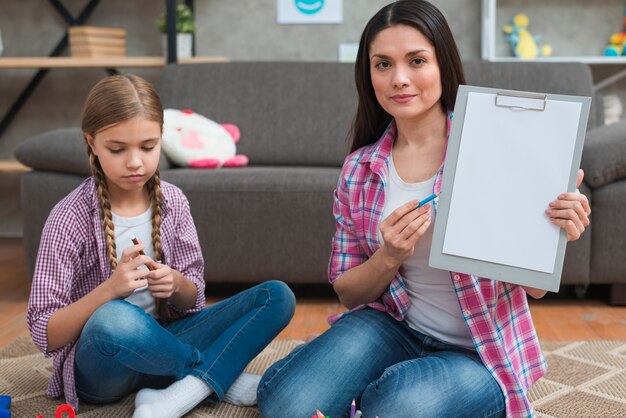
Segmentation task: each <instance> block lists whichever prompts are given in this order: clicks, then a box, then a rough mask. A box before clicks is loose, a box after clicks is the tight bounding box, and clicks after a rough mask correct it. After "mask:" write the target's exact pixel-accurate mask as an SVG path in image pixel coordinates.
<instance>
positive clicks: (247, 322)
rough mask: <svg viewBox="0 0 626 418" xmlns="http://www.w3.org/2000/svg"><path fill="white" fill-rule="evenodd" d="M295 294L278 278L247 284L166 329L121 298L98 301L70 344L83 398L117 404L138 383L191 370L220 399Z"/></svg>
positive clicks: (156, 384) (287, 314) (160, 381)
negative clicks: (236, 291) (247, 286)
mask: <svg viewBox="0 0 626 418" xmlns="http://www.w3.org/2000/svg"><path fill="white" fill-rule="evenodd" d="M294 309H295V298H294V296H293V293H292V292H291V290H290V289H289V288H288V287H287V285H285V284H284V283H282V282H278V281H270V282H265V283H262V284H260V285H258V286H255V287H253V288H251V289H248V290H245V291H243V292H241V293H239V294H237V295H235V296H232V297H230V298H228V299H226V300H223V301H221V302H219V303H216V304H215V305H212V306H209V307H207V308H204V309H203V310H202V311H201V312H198V313H196V314H193V315H190V316H187V317H185V318H182V319H180V320H177V321H175V322H172V323H171V324H168V325H167V326H166V327H162V326H161V325H159V324H158V323H157V322H156V321H155V320H154V319H153V318H152V317H151V316H149V315H148V314H146V313H145V312H144V311H143V310H142V309H141V308H139V307H137V306H135V305H132V304H130V303H128V302H126V301H112V302H109V303H106V304H104V305H102V306H101V307H100V308H99V309H98V310H96V312H94V314H93V315H92V316H91V318H90V319H89V321H87V324H86V325H85V327H84V328H83V331H82V333H81V336H80V339H79V340H78V344H77V348H76V361H75V373H76V386H77V391H78V395H79V397H80V398H81V399H82V400H85V401H87V402H90V403H109V402H116V401H118V400H120V399H121V398H122V397H124V396H126V395H128V394H129V393H131V392H134V391H136V390H137V389H141V388H145V387H150V388H163V387H166V386H168V385H169V384H171V383H172V382H174V381H176V380H179V379H181V378H183V377H185V376H187V375H189V374H191V375H193V376H196V377H198V378H199V379H202V380H203V381H204V382H206V383H207V384H208V385H209V386H210V387H211V388H212V389H213V394H212V395H211V396H210V399H211V400H213V401H218V400H220V399H222V397H223V395H224V393H225V391H226V390H228V388H229V387H230V385H231V384H232V383H233V381H234V380H235V379H236V378H237V376H239V375H240V374H241V372H242V371H243V370H244V368H245V367H246V365H247V364H248V363H249V362H250V361H251V360H252V359H253V358H254V357H255V356H256V355H258V354H259V353H260V352H261V351H262V350H263V348H265V346H267V345H268V344H269V343H270V342H271V341H272V339H274V337H276V335H278V333H279V332H280V331H281V330H282V329H283V328H284V327H285V326H286V325H287V324H288V323H289V321H290V320H291V317H292V316H293V312H294Z"/></svg>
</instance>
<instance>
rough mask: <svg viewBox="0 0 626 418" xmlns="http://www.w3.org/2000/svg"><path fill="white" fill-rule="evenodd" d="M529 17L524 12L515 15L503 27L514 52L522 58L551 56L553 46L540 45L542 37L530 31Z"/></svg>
mask: <svg viewBox="0 0 626 418" xmlns="http://www.w3.org/2000/svg"><path fill="white" fill-rule="evenodd" d="M528 23H529V19H528V16H526V15H525V14H523V13H518V14H516V15H515V16H513V19H512V20H511V24H510V25H506V26H504V27H503V28H502V30H503V31H504V33H506V34H507V35H506V38H507V39H508V40H509V42H510V43H511V48H512V49H513V54H514V55H515V56H516V57H518V58H522V59H528V58H537V57H549V56H550V55H552V47H551V46H550V45H543V46H541V47H539V41H540V37H539V36H537V35H535V36H533V35H531V33H530V32H529V31H528Z"/></svg>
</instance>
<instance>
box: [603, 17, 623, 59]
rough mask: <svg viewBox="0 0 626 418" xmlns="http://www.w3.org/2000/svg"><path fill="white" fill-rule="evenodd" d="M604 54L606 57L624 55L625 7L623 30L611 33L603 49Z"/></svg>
mask: <svg viewBox="0 0 626 418" xmlns="http://www.w3.org/2000/svg"><path fill="white" fill-rule="evenodd" d="M604 55H605V56H607V57H619V56H620V55H626V8H625V9H624V30H623V32H618V33H614V34H613V35H611V39H610V40H609V45H608V46H607V47H606V48H605V49H604Z"/></svg>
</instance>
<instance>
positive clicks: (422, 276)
mask: <svg viewBox="0 0 626 418" xmlns="http://www.w3.org/2000/svg"><path fill="white" fill-rule="evenodd" d="M435 178H436V175H435V176H434V177H432V178H430V179H428V180H426V181H424V182H421V183H406V182H405V181H403V180H402V179H401V178H400V176H399V175H398V172H397V171H396V168H395V165H394V164H393V156H392V155H390V156H389V180H388V181H387V184H386V185H385V207H384V208H383V214H382V217H381V219H386V218H387V217H388V216H389V215H390V214H391V213H392V212H393V211H394V210H396V209H397V208H398V207H400V206H402V205H403V204H405V203H406V202H408V201H409V200H413V199H416V200H422V199H424V198H426V197H428V196H430V195H431V194H432V193H433V189H434V185H435ZM431 213H432V220H433V221H432V223H431V225H430V226H429V227H428V229H427V230H426V233H425V234H424V235H423V236H422V237H421V238H420V239H419V240H418V241H417V244H416V245H415V251H414V252H413V255H412V256H411V257H409V258H408V259H407V260H405V261H404V263H403V264H402V265H401V266H400V274H401V275H402V276H403V277H404V279H405V285H406V290H407V293H408V294H409V298H410V301H411V303H410V306H409V310H408V312H407V315H406V317H405V321H406V322H407V324H408V325H409V326H410V327H411V328H413V329H414V330H417V331H419V332H421V333H423V334H426V335H429V336H431V337H434V338H437V339H438V340H440V341H444V342H447V343H450V344H454V345H457V346H461V347H465V348H469V349H474V344H473V343H472V339H471V337H470V333H469V329H468V327H467V325H466V324H465V321H464V320H463V315H462V313H461V308H460V307H459V301H458V299H457V296H456V292H455V291H454V286H453V284H452V279H451V278H450V272H448V271H445V270H439V269H435V268H432V267H430V266H429V265H428V257H429V255H430V246H431V243H432V238H433V225H434V221H435V211H434V210H433V211H432V212H431ZM378 235H379V237H378V239H379V242H380V243H381V244H382V243H383V240H382V235H381V234H380V231H379V233H378Z"/></svg>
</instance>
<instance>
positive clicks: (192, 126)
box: [163, 109, 248, 168]
mask: <svg viewBox="0 0 626 418" xmlns="http://www.w3.org/2000/svg"><path fill="white" fill-rule="evenodd" d="M163 118H164V126H163V152H164V153H165V155H166V156H167V158H168V159H170V160H171V161H172V162H173V163H174V164H176V165H179V166H181V167H192V168H220V167H242V166H245V165H248V157H246V156H245V155H242V154H237V153H236V152H237V148H236V145H235V144H236V143H237V141H239V137H240V133H239V128H237V127H236V126H235V125H230V124H221V125H220V124H218V123H216V122H213V121H212V120H210V119H208V118H206V117H204V116H202V115H199V114H198V113H195V112H193V111H191V110H188V109H185V110H177V109H165V110H164V114H163Z"/></svg>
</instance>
